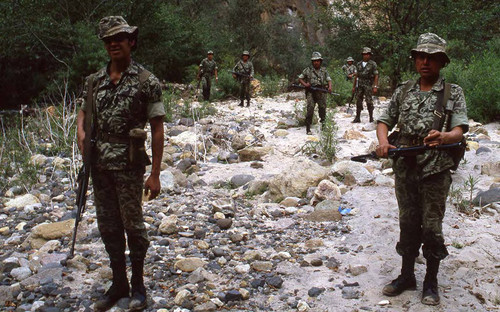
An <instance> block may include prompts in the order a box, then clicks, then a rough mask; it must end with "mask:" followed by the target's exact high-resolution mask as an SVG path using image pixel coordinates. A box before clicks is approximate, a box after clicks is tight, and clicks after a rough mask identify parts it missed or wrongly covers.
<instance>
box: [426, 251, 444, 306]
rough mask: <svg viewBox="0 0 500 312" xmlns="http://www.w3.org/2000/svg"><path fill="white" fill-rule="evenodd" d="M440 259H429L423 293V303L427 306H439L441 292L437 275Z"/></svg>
mask: <svg viewBox="0 0 500 312" xmlns="http://www.w3.org/2000/svg"><path fill="white" fill-rule="evenodd" d="M439 261H440V260H439V259H427V272H426V274H425V279H424V288H423V292H422V303H423V304H426V305H438V304H439V301H440V299H439V291H438V281H437V274H438V271H439Z"/></svg>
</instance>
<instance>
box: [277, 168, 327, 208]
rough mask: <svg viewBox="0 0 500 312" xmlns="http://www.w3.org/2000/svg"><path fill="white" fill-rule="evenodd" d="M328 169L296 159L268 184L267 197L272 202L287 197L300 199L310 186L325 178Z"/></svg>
mask: <svg viewBox="0 0 500 312" xmlns="http://www.w3.org/2000/svg"><path fill="white" fill-rule="evenodd" d="M327 175H328V168H325V167H322V166H320V165H318V164H317V163H315V162H313V161H311V160H309V159H306V158H301V159H298V160H297V162H295V163H294V164H293V165H292V166H290V167H288V168H285V169H284V170H283V173H282V174H279V175H277V176H275V177H274V178H273V179H271V181H270V182H269V197H270V199H271V200H272V201H276V200H278V199H283V198H285V197H289V196H295V197H301V196H302V195H303V194H305V193H306V192H307V189H308V188H309V187H310V186H315V185H317V184H318V183H319V181H321V180H323V179H324V178H326V176H327Z"/></svg>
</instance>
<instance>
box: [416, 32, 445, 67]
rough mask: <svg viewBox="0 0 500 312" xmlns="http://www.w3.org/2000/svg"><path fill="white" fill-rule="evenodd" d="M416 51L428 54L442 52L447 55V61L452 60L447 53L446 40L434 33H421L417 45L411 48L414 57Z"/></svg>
mask: <svg viewBox="0 0 500 312" xmlns="http://www.w3.org/2000/svg"><path fill="white" fill-rule="evenodd" d="M416 52H424V53H427V54H435V53H442V54H443V55H444V56H445V57H446V62H447V63H449V62H450V58H449V57H448V54H446V40H444V39H443V38H441V37H439V36H438V35H436V34H433V33H425V34H421V35H420V37H418V41H417V47H416V48H414V49H412V50H411V55H412V57H413V56H414V54H415V53H416Z"/></svg>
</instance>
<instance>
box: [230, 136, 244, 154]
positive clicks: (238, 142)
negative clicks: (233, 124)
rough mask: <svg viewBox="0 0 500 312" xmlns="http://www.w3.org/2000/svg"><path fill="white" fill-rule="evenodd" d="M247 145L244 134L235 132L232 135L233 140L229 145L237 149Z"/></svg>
mask: <svg viewBox="0 0 500 312" xmlns="http://www.w3.org/2000/svg"><path fill="white" fill-rule="evenodd" d="M246 146H247V144H246V142H245V134H237V135H235V136H234V137H233V141H232V142H231V147H232V148H233V149H234V150H235V151H238V150H240V149H243V148H245V147H246Z"/></svg>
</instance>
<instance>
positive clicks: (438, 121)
mask: <svg viewBox="0 0 500 312" xmlns="http://www.w3.org/2000/svg"><path fill="white" fill-rule="evenodd" d="M450 92H451V85H450V84H449V83H445V84H444V88H443V90H441V91H440V92H439V93H438V94H437V101H436V106H435V107H434V121H433V122H432V129H435V130H439V131H440V130H441V129H442V127H443V123H444V119H445V118H444V117H445V113H444V109H443V107H444V106H445V105H446V103H447V102H448V100H449V99H450Z"/></svg>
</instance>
